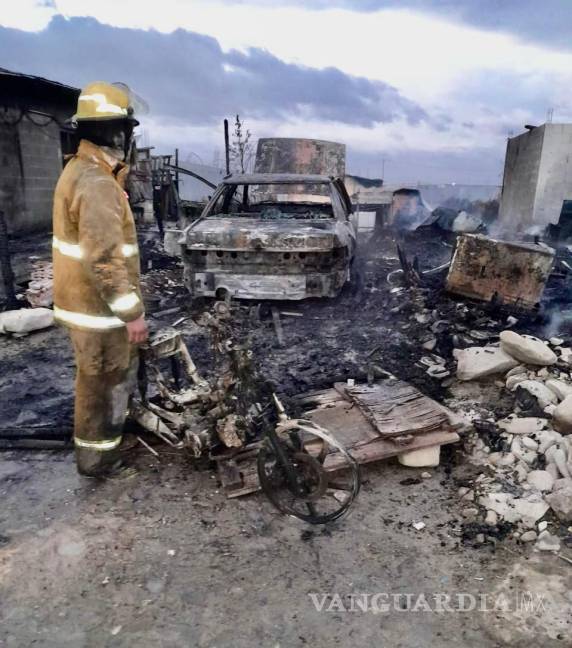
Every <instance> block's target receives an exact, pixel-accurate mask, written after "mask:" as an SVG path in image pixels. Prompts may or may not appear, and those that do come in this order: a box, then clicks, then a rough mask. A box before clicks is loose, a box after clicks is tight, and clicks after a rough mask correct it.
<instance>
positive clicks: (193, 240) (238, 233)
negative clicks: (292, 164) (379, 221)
mask: <svg viewBox="0 0 572 648" xmlns="http://www.w3.org/2000/svg"><path fill="white" fill-rule="evenodd" d="M347 229H348V228H347V227H340V226H339V224H338V223H337V221H335V220H333V219H331V220H326V221H300V220H295V221H290V220H272V221H263V220H260V219H254V218H243V217H237V218H232V217H227V218H206V219H205V220H204V221H202V222H201V223H199V224H198V225H197V226H196V227H194V228H192V229H189V230H188V232H187V237H186V246H187V249H189V250H203V249H204V250H206V249H213V248H214V249H216V250H231V251H237V250H267V251H273V252H275V251H279V252H282V251H283V252H288V251H295V250H301V251H304V252H321V251H324V250H332V249H333V248H334V247H338V246H341V245H347V244H348V242H349V233H348V232H347Z"/></svg>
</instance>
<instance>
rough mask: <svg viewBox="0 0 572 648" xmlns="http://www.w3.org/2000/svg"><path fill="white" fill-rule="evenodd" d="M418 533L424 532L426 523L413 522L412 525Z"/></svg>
mask: <svg viewBox="0 0 572 648" xmlns="http://www.w3.org/2000/svg"><path fill="white" fill-rule="evenodd" d="M411 526H412V527H413V528H414V529H415V530H416V531H422V530H423V529H424V528H425V526H426V525H425V522H413V523H412V525H411Z"/></svg>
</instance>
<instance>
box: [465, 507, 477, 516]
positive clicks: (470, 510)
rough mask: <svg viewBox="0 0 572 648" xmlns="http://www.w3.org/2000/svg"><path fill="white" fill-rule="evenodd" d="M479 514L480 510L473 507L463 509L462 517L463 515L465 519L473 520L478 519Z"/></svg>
mask: <svg viewBox="0 0 572 648" xmlns="http://www.w3.org/2000/svg"><path fill="white" fill-rule="evenodd" d="M478 514H479V509H478V508H473V507H470V508H466V509H463V510H462V511H461V515H462V516H463V517H464V518H465V519H473V518H476V517H477V515H478Z"/></svg>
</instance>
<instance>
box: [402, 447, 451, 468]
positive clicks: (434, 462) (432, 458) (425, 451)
mask: <svg viewBox="0 0 572 648" xmlns="http://www.w3.org/2000/svg"><path fill="white" fill-rule="evenodd" d="M440 457H441V446H431V447H430V448H421V449H420V450H411V451H410V452H404V453H403V454H400V455H399V456H398V457H397V458H398V460H399V463H400V464H401V465H403V466H411V467H413V468H432V467H435V466H438V465H439V460H440Z"/></svg>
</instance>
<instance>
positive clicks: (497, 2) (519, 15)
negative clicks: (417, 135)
mask: <svg viewBox="0 0 572 648" xmlns="http://www.w3.org/2000/svg"><path fill="white" fill-rule="evenodd" d="M227 2H229V3H232V4H258V5H262V6H276V4H277V3H276V1H275V0H227ZM280 4H281V5H282V6H284V5H290V6H300V7H304V8H311V9H331V8H334V7H337V8H343V9H350V10H352V11H364V12H369V11H377V10H379V9H412V10H417V11H425V12H428V13H434V14H438V15H441V16H442V17H444V18H447V19H449V20H452V21H456V22H464V23H468V24H470V25H473V26H476V27H482V28H484V29H487V30H492V31H498V32H506V33H511V34H514V35H516V36H518V37H521V38H522V39H524V40H532V41H535V42H538V43H542V44H543V45H545V46H549V47H563V48H570V47H571V46H572V39H571V38H570V26H571V25H572V2H570V0H543V1H542V2H540V0H518V2H516V1H514V0H280Z"/></svg>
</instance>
